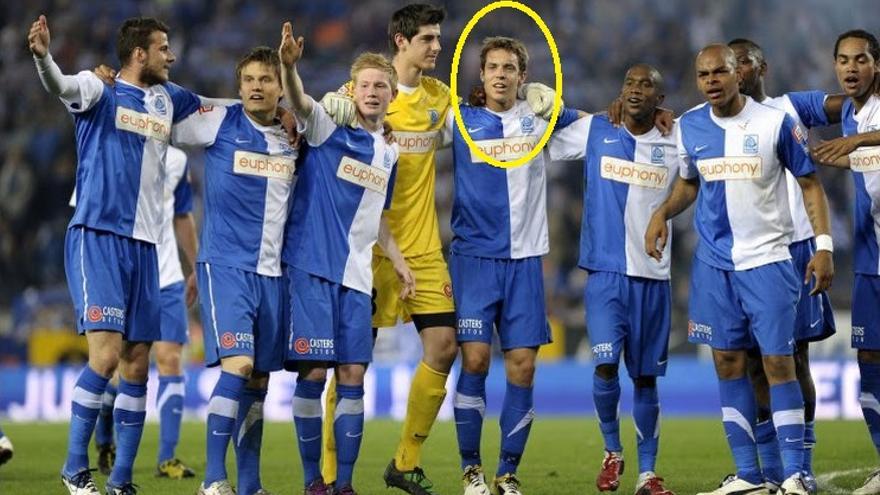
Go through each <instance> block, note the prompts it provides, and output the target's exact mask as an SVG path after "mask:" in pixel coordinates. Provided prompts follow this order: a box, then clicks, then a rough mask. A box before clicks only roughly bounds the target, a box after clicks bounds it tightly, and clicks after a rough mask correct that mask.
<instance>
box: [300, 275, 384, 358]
mask: <svg viewBox="0 0 880 495" xmlns="http://www.w3.org/2000/svg"><path fill="white" fill-rule="evenodd" d="M284 275H285V277H286V279H287V280H286V285H287V291H288V293H289V294H288V297H289V300H288V301H289V305H290V340H289V341H288V345H287V348H286V349H287V360H286V362H285V367H286V368H287V369H290V370H294V369H296V362H297V361H327V362H332V363H339V364H354V363H364V364H366V363H369V362H370V361H372V360H373V326H372V325H373V323H372V314H373V305H372V300H371V298H370V295H369V294H364V293H363V292H360V291H357V290H354V289H350V288H348V287H345V286H344V285H342V284H337V283H336V282H331V281H329V280H327V279H325V278H322V277H318V276H316V275H312V274H311V273H308V272H304V271H302V270H299V269H297V268H294V267H292V266H286V267H285V269H284Z"/></svg>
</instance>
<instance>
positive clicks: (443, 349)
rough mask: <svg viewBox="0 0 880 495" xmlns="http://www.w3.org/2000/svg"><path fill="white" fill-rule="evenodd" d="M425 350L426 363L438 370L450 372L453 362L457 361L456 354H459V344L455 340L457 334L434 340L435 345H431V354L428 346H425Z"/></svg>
mask: <svg viewBox="0 0 880 495" xmlns="http://www.w3.org/2000/svg"><path fill="white" fill-rule="evenodd" d="M425 351H426V352H425V363H427V364H428V365H429V366H431V368H432V369H435V370H437V371H440V372H443V373H446V372H448V371H449V370H450V369H451V368H452V363H454V362H455V356H456V355H457V354H458V344H457V343H456V341H455V335H452V336H450V337H449V338H443V339H441V340H439V341H437V342H434V345H432V346H431V347H430V354H428V348H425Z"/></svg>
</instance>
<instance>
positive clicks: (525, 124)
mask: <svg viewBox="0 0 880 495" xmlns="http://www.w3.org/2000/svg"><path fill="white" fill-rule="evenodd" d="M519 127H520V129H522V132H523V134H531V133H533V132H535V116H534V115H526V116H525V117H520V119H519Z"/></svg>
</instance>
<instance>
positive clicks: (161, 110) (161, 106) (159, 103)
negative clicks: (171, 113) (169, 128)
mask: <svg viewBox="0 0 880 495" xmlns="http://www.w3.org/2000/svg"><path fill="white" fill-rule="evenodd" d="M153 108H155V109H156V112H157V113H158V114H159V115H162V116H164V115H165V114H166V113H168V105H166V104H165V95H156V97H155V98H154V99H153Z"/></svg>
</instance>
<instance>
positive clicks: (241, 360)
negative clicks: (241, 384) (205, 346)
mask: <svg viewBox="0 0 880 495" xmlns="http://www.w3.org/2000/svg"><path fill="white" fill-rule="evenodd" d="M220 367H221V368H222V369H223V371H225V372H227V373H232V374H234V375H238V376H242V377H244V378H250V377H251V374H252V373H253V372H254V360H253V359H252V358H251V357H250V356H231V357H228V358H223V359H221V360H220Z"/></svg>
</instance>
